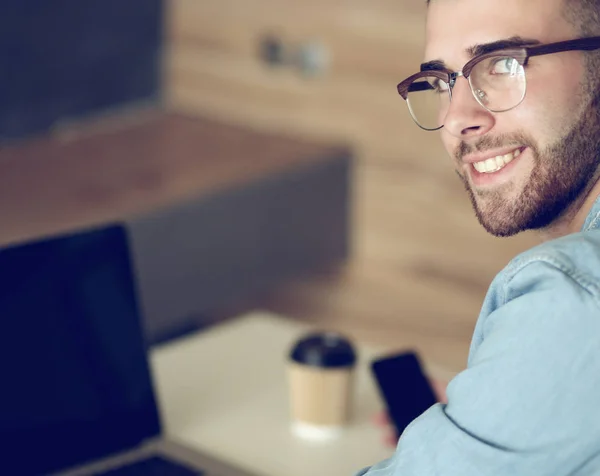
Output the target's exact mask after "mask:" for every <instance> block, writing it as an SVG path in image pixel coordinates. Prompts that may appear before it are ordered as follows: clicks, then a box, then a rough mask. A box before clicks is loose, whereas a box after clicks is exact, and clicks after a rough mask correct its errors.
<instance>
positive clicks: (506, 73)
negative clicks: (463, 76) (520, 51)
mask: <svg viewBox="0 0 600 476" xmlns="http://www.w3.org/2000/svg"><path fill="white" fill-rule="evenodd" d="M469 81H470V82H471V88H472V89H473V94H474V95H475V98H476V99H477V101H479V103H480V104H481V105H482V106H484V107H486V108H487V109H489V110H490V111H492V112H503V111H508V110H509V109H512V108H513V107H516V106H518V105H519V104H520V103H521V101H523V98H524V97H525V90H526V87H527V85H526V81H525V70H524V69H523V66H522V65H521V64H520V63H519V62H518V61H517V60H516V59H515V58H511V57H507V56H494V57H492V58H487V59H485V60H483V61H481V62H480V63H477V65H475V67H474V68H473V70H472V71H471V75H470V76H469Z"/></svg>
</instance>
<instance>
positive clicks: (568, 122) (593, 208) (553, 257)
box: [360, 0, 600, 476]
mask: <svg viewBox="0 0 600 476" xmlns="http://www.w3.org/2000/svg"><path fill="white" fill-rule="evenodd" d="M599 10H600V0H485V1H482V0H431V1H430V4H429V7H428V14H427V29H426V50H425V61H426V62H425V63H424V64H423V65H421V73H419V74H416V75H414V76H412V77H411V78H408V79H407V80H406V81H403V82H402V83H400V84H399V86H398V89H399V92H400V94H401V95H402V96H403V97H404V98H405V99H406V100H407V103H408V106H409V107H410V111H411V114H412V116H413V119H414V120H415V122H416V123H417V124H418V125H419V126H420V127H422V128H424V129H428V130H437V131H438V132H437V133H439V134H440V135H441V139H442V141H443V143H444V146H445V148H446V150H447V151H448V153H449V155H450V157H451V158H452V159H453V162H454V166H455V168H456V172H457V174H458V176H459V177H460V179H461V180H462V182H463V183H464V185H465V188H466V190H467V192H468V194H469V196H470V197H471V201H472V203H473V207H474V210H475V213H476V215H477V217H478V219H479V221H480V223H481V224H482V225H483V226H484V227H485V229H486V230H487V231H489V232H490V233H492V234H494V235H496V236H510V235H514V234H515V233H519V232H521V231H523V230H536V231H537V232H538V233H539V235H540V237H541V239H542V243H541V244H540V245H539V246H537V247H535V248H533V249H531V250H529V251H527V252H525V253H523V254H521V255H520V256H518V257H516V258H515V259H514V260H513V261H511V263H510V264H509V265H508V266H507V267H506V268H505V269H504V270H502V272H501V273H500V274H499V275H498V276H497V277H496V278H495V280H494V281H493V283H492V284H491V287H490V289H489V291H488V294H487V296H486V298H485V301H484V303H483V308H482V310H481V314H480V316H479V320H478V322H477V325H476V328H475V333H474V336H473V340H472V344H471V348H470V354H469V360H468V365H467V369H466V370H465V371H464V372H462V373H460V374H459V375H458V376H457V377H456V378H455V379H454V380H453V381H452V382H450V384H449V385H448V388H447V403H440V404H438V405H435V406H434V407H432V408H430V409H429V410H428V411H427V412H425V413H424V414H423V415H422V416H420V417H419V418H417V419H416V420H415V421H414V422H413V423H412V424H411V425H410V426H409V427H408V428H407V429H406V431H405V432H404V433H403V434H402V435H401V438H400V440H399V442H398V445H397V449H396V452H395V454H394V456H393V457H392V458H390V459H389V460H387V461H383V462H381V463H379V464H376V465H375V466H373V467H371V468H370V469H368V470H365V471H364V472H361V473H360V474H365V475H368V476H434V475H435V476H482V475H485V476H500V475H502V476H508V475H510V476H544V475H549V476H550V475H551V476H561V475H565V476H566V475H571V476H583V475H592V474H593V475H600V182H599V180H598V179H599V177H600V167H599V165H600V112H599V111H600V69H599V68H598V65H599V64H600V39H599V38H598V36H600V19H599ZM575 39H581V41H573V42H570V41H568V40H575ZM455 72H459V73H458V74H456V73H455ZM431 134H436V132H431Z"/></svg>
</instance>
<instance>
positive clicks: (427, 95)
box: [406, 76, 450, 130]
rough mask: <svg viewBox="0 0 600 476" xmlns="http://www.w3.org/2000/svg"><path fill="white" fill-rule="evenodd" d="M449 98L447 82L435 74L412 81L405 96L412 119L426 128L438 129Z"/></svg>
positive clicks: (441, 123)
mask: <svg viewBox="0 0 600 476" xmlns="http://www.w3.org/2000/svg"><path fill="white" fill-rule="evenodd" d="M449 100H450V96H449V93H448V83H446V82H445V81H442V80H441V79H439V78H437V77H435V76H426V77H423V78H419V79H417V80H415V81H413V82H412V83H411V85H410V86H409V87H408V95H407V98H406V101H407V103H408V108H409V110H410V113H411V115H412V117H413V119H414V120H415V122H416V123H417V124H418V125H419V126H421V127H422V128H423V129H427V130H435V129H439V128H440V127H441V126H442V125H443V117H444V115H445V114H444V110H445V109H447V107H448V104H449Z"/></svg>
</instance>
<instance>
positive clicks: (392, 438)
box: [383, 427, 398, 448]
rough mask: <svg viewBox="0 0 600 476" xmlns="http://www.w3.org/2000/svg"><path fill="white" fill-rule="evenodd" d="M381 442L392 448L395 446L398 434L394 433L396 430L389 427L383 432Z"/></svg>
mask: <svg viewBox="0 0 600 476" xmlns="http://www.w3.org/2000/svg"><path fill="white" fill-rule="evenodd" d="M383 444H384V445H385V446H388V447H392V448H395V447H396V445H397V444H398V435H397V434H396V432H395V431H394V429H393V428H391V427H390V428H389V429H388V430H387V431H386V432H385V433H384V434H383Z"/></svg>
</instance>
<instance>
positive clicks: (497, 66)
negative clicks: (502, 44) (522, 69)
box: [490, 57, 520, 75]
mask: <svg viewBox="0 0 600 476" xmlns="http://www.w3.org/2000/svg"><path fill="white" fill-rule="evenodd" d="M519 66H520V64H519V62H518V61H517V60H516V59H514V58H510V57H503V58H495V59H494V60H493V62H492V64H491V67H490V74H511V75H514V74H515V73H516V72H517V71H518V69H519Z"/></svg>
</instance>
